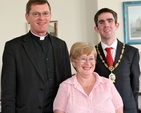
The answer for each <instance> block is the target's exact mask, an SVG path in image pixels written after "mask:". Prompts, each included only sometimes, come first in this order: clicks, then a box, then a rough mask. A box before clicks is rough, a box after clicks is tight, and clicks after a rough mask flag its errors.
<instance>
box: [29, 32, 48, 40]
mask: <svg viewBox="0 0 141 113" xmlns="http://www.w3.org/2000/svg"><path fill="white" fill-rule="evenodd" d="M30 32H31V33H32V34H33V35H34V36H36V37H39V40H44V39H45V37H46V36H47V35H48V33H47V34H46V35H45V36H39V35H36V34H34V33H33V32H32V31H30Z"/></svg>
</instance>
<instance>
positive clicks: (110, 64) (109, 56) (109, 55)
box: [105, 47, 113, 66]
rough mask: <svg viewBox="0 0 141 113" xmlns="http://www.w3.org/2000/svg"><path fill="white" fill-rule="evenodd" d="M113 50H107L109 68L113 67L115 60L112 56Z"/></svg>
mask: <svg viewBox="0 0 141 113" xmlns="http://www.w3.org/2000/svg"><path fill="white" fill-rule="evenodd" d="M111 49H112V48H111V47H110V48H106V49H105V50H106V52H107V56H106V60H107V63H108V65H109V66H113V58H112V54H111Z"/></svg>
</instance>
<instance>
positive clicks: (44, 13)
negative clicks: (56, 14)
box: [31, 11, 50, 18]
mask: <svg viewBox="0 0 141 113" xmlns="http://www.w3.org/2000/svg"><path fill="white" fill-rule="evenodd" d="M31 14H32V15H33V16H34V17H36V18H37V17H40V16H41V15H43V16H44V17H49V16H50V12H48V11H45V12H43V13H40V12H33V13H31Z"/></svg>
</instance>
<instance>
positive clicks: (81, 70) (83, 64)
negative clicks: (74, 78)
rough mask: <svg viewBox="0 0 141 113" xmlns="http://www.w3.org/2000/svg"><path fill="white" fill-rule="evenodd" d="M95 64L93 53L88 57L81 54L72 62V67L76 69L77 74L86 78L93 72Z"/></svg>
mask: <svg viewBox="0 0 141 113" xmlns="http://www.w3.org/2000/svg"><path fill="white" fill-rule="evenodd" d="M95 63H96V61H95V57H94V53H93V52H92V53H91V54H90V55H86V54H83V55H81V56H80V57H79V58H77V59H75V60H74V61H72V65H73V66H74V68H75V69H76V71H77V73H78V74H79V75H81V76H84V77H87V76H89V75H91V74H92V73H93V72H94V69H95Z"/></svg>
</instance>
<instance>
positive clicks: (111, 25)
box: [94, 12, 119, 39]
mask: <svg viewBox="0 0 141 113" xmlns="http://www.w3.org/2000/svg"><path fill="white" fill-rule="evenodd" d="M97 23H98V26H97V27H95V28H94V29H95V30H96V32H98V33H99V34H100V36H101V38H102V39H109V38H115V31H116V30H117V29H118V27H119V23H115V19H114V17H113V15H112V14H111V13H108V12H106V13H102V14H100V15H99V17H98V22H97Z"/></svg>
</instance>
